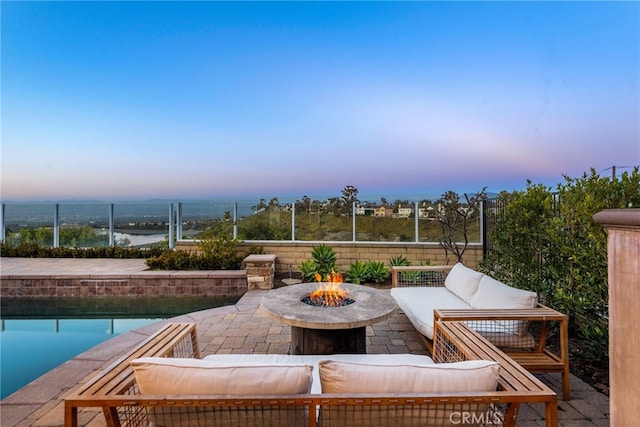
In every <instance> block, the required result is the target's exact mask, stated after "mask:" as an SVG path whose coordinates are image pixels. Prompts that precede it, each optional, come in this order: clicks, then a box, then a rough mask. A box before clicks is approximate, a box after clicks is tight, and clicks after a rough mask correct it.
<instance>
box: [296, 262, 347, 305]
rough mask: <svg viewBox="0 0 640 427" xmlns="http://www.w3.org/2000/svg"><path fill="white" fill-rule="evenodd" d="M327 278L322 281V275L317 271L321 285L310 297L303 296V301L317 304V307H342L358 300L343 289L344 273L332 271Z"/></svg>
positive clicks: (317, 277) (317, 278)
mask: <svg viewBox="0 0 640 427" xmlns="http://www.w3.org/2000/svg"><path fill="white" fill-rule="evenodd" d="M325 279H326V280H325V281H324V282H323V281H322V276H321V275H320V274H318V273H316V280H317V281H318V282H320V283H321V285H320V286H319V287H318V289H316V290H315V291H313V292H311V295H309V296H308V297H304V298H302V302H304V303H306V304H309V305H315V306H317V307H342V306H345V305H349V304H353V303H354V302H356V301H355V300H354V299H353V298H351V295H349V292H347V291H346V290H344V289H342V287H341V286H340V285H341V284H342V274H340V273H336V272H335V271H333V270H332V271H331V274H327V276H326V278H325Z"/></svg>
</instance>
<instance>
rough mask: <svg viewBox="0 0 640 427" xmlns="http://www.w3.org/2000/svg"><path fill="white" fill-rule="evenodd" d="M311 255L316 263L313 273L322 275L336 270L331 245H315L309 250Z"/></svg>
mask: <svg viewBox="0 0 640 427" xmlns="http://www.w3.org/2000/svg"><path fill="white" fill-rule="evenodd" d="M311 256H312V257H313V260H314V262H315V265H316V271H315V273H319V274H320V275H322V277H324V276H326V275H327V274H331V272H332V271H336V252H335V251H334V250H333V248H332V247H331V246H327V245H324V244H322V245H319V246H315V247H314V248H313V250H312V251H311Z"/></svg>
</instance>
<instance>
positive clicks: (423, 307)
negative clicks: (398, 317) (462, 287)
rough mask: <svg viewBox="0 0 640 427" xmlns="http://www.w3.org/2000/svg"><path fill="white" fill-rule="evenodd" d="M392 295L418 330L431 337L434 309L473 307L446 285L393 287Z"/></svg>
mask: <svg viewBox="0 0 640 427" xmlns="http://www.w3.org/2000/svg"><path fill="white" fill-rule="evenodd" d="M391 296H392V297H393V298H394V299H395V300H396V303H397V304H398V307H400V309H401V310H402V311H403V312H404V314H405V315H406V316H407V318H409V321H410V322H411V324H412V325H413V326H414V327H415V328H416V329H417V330H418V332H420V333H421V334H422V335H424V336H426V337H427V338H429V339H433V310H435V309H437V308H442V309H445V308H448V309H459V310H463V309H471V307H470V306H469V305H468V304H466V303H465V302H464V301H463V300H461V299H460V298H458V297H457V296H456V295H455V294H453V293H451V292H450V291H449V289H447V288H445V287H405V288H392V289H391Z"/></svg>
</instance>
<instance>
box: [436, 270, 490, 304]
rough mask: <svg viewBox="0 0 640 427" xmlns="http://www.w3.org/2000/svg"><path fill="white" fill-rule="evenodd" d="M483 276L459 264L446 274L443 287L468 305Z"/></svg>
mask: <svg viewBox="0 0 640 427" xmlns="http://www.w3.org/2000/svg"><path fill="white" fill-rule="evenodd" d="M483 276H484V274H482V273H480V272H479V271H475V270H473V269H471V268H469V267H467V266H465V265H464V264H462V263H461V262H459V263H457V264H456V265H454V266H453V267H452V268H451V271H449V274H447V278H446V279H445V280H444V286H445V287H446V288H447V289H449V291H451V292H452V293H453V294H454V295H456V296H457V297H458V298H460V299H461V300H462V301H464V302H466V303H467V304H469V302H470V301H471V299H472V298H473V296H474V295H475V294H476V291H477V290H478V285H479V284H480V279H482V277H483Z"/></svg>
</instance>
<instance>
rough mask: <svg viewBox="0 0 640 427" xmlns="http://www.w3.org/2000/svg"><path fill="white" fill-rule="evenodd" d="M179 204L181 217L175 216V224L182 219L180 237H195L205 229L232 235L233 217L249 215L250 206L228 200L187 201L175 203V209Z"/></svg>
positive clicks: (199, 235)
mask: <svg viewBox="0 0 640 427" xmlns="http://www.w3.org/2000/svg"><path fill="white" fill-rule="evenodd" d="M178 206H181V210H182V211H181V218H178V217H176V224H177V221H178V220H179V219H181V220H182V224H181V226H182V238H183V239H197V238H200V237H201V236H202V233H204V232H205V231H207V230H211V232H213V233H220V232H224V233H227V234H229V235H230V236H233V225H234V218H237V217H239V216H240V215H243V216H244V215H249V214H250V213H251V209H250V206H248V204H247V203H244V204H243V203H238V204H237V206H238V211H237V212H236V203H235V202H230V201H211V200H202V201H189V202H181V203H180V204H179V205H178V203H176V204H175V207H176V209H177V208H178Z"/></svg>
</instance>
